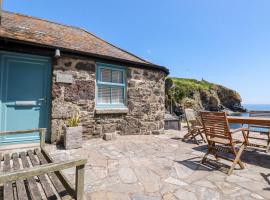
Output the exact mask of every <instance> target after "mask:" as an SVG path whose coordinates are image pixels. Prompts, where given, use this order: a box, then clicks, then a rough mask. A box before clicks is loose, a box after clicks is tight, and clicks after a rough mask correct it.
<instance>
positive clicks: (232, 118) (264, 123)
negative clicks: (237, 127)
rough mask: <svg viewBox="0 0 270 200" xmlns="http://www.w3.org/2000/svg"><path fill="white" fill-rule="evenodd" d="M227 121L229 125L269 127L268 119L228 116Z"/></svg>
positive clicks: (269, 119)
mask: <svg viewBox="0 0 270 200" xmlns="http://www.w3.org/2000/svg"><path fill="white" fill-rule="evenodd" d="M227 119H228V121H229V122H230V123H236V124H254V125H262V126H270V118H262V117H236V116H228V117H227Z"/></svg>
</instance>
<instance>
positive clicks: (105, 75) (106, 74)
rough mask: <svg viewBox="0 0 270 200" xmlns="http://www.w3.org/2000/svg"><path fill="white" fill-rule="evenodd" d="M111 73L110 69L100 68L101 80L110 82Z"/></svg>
mask: <svg viewBox="0 0 270 200" xmlns="http://www.w3.org/2000/svg"><path fill="white" fill-rule="evenodd" d="M111 73H112V71H111V70H110V69H101V70H100V74H101V81H102V82H112V80H111V77H112V76H111Z"/></svg>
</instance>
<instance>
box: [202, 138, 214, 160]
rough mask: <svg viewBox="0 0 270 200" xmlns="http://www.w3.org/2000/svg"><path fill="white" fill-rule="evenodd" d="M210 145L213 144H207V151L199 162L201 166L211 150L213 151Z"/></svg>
mask: <svg viewBox="0 0 270 200" xmlns="http://www.w3.org/2000/svg"><path fill="white" fill-rule="evenodd" d="M212 145H213V144H211V143H208V149H207V152H206V153H205V155H204V157H203V159H202V161H201V163H202V164H204V163H205V160H206V159H207V156H208V155H209V154H210V153H211V152H212V149H213V147H212Z"/></svg>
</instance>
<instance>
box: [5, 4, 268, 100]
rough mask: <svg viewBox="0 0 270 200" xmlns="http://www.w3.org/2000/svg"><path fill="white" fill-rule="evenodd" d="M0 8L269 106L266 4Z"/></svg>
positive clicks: (39, 5)
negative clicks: (83, 33)
mask: <svg viewBox="0 0 270 200" xmlns="http://www.w3.org/2000/svg"><path fill="white" fill-rule="evenodd" d="M3 7H4V9H5V10H8V11H14V12H19V13H23V14H27V15H31V16H36V17H40V18H44V19H48V20H52V21H56V22H60V23H64V24H69V25H74V26H79V27H82V28H85V29H87V30H89V31H90V32H92V33H94V34H96V35H98V36H100V37H101V38H103V39H105V40H107V41H109V42H111V43H113V44H115V45H117V46H119V47H121V48H123V49H126V50H128V51H130V52H132V53H135V54H136V55H138V56H141V57H143V58H145V59H147V60H150V61H152V62H154V63H156V64H159V65H163V66H166V67H168V68H169V69H170V71H171V76H175V77H188V78H196V79H202V78H203V79H205V80H208V81H212V82H215V83H219V84H222V85H225V86H227V87H230V88H233V89H235V90H237V91H238V92H239V93H240V94H241V96H242V98H243V101H244V103H259V104H267V103H268V104H270V89H269V86H270V12H269V8H270V1H269V0H237V1H236V0H203V1H202V0H167V1H163V0H159V1H158V0H136V1H135V0H134V1H127V0H114V1H108V0H91V1H89V0H76V1H67V0H39V1H34V0H25V1H23V0H6V1H5V0H4V5H3Z"/></svg>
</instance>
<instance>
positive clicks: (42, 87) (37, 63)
mask: <svg viewBox="0 0 270 200" xmlns="http://www.w3.org/2000/svg"><path fill="white" fill-rule="evenodd" d="M0 61H1V62H0V131H16V130H26V129H35V128H48V121H49V108H50V107H49V106H50V104H49V102H50V92H49V91H50V82H51V65H50V63H51V61H50V59H49V58H46V57H40V56H32V55H26V54H14V53H5V52H0ZM38 141H39V135H38V133H31V134H16V135H0V145H6V144H20V143H35V142H38Z"/></svg>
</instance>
